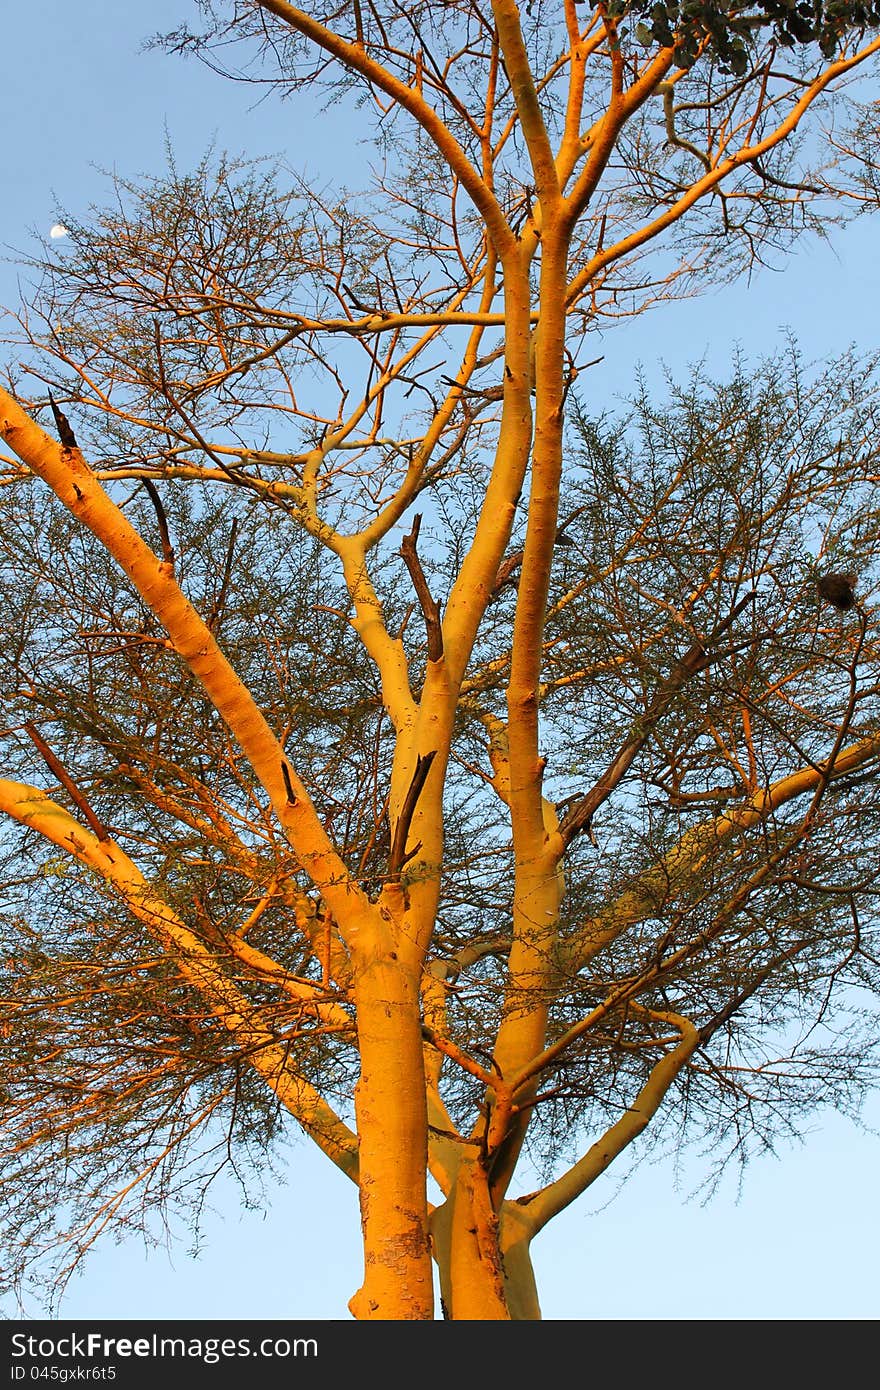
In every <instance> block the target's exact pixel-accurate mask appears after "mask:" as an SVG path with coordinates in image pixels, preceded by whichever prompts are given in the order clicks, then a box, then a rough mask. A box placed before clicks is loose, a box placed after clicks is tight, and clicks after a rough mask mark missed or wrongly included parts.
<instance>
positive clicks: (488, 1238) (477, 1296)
mask: <svg viewBox="0 0 880 1390" xmlns="http://www.w3.org/2000/svg"><path fill="white" fill-rule="evenodd" d="M510 1208H513V1210H512V1211H511V1218H512V1219H509V1218H508V1209H510ZM431 1235H432V1239H433V1243H434V1258H435V1259H436V1261H437V1265H438V1268H439V1271H440V1293H441V1298H442V1301H443V1314H444V1317H446V1318H449V1319H451V1320H453V1321H459V1322H461V1321H472V1322H507V1321H526V1320H537V1319H539V1318H540V1316H541V1310H540V1307H539V1305H538V1296H537V1290H536V1287H535V1277H534V1272H533V1270H532V1264H531V1259H530V1257H529V1247H528V1239H527V1237H525V1236H524V1233H523V1230H522V1229H521V1226H520V1223H519V1222H517V1220H516V1214H515V1207H513V1204H511V1203H505V1204H504V1206H503V1207H502V1210H501V1215H500V1218H499V1215H498V1213H496V1212H495V1211H494V1210H493V1207H492V1202H491V1198H490V1195H489V1183H488V1178H487V1174H486V1170H485V1167H484V1165H483V1163H482V1161H481V1158H480V1157H479V1156H478V1155H473V1156H469V1157H467V1158H463V1159H462V1160H461V1162H460V1164H459V1167H458V1170H457V1173H456V1179H455V1183H454V1186H453V1188H452V1191H451V1192H450V1194H449V1197H448V1198H447V1200H446V1201H445V1202H444V1203H443V1204H442V1206H439V1207H438V1208H437V1209H436V1210H435V1211H434V1212H433V1213H432V1217H431Z"/></svg>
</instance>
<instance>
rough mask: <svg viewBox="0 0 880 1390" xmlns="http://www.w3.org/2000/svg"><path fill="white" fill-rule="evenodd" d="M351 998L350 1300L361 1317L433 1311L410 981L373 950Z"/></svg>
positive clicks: (422, 1315) (419, 1315) (410, 1317)
mask: <svg viewBox="0 0 880 1390" xmlns="http://www.w3.org/2000/svg"><path fill="white" fill-rule="evenodd" d="M355 999H356V1005H357V1021H358V1037H359V1043H360V1056H361V1075H360V1080H359V1081H358V1084H357V1087H356V1089H355V1111H356V1115H357V1130H358V1140H359V1147H358V1155H359V1173H360V1206H361V1227H362V1230H363V1241H364V1282H363V1284H362V1285H361V1287H360V1289H359V1290H358V1292H357V1293H356V1294H355V1295H354V1297H353V1298H352V1299H351V1301H350V1303H349V1308H350V1310H351V1312H352V1314H353V1315H354V1316H355V1317H356V1318H361V1319H380V1320H391V1321H419V1320H431V1319H432V1318H433V1316H434V1281H433V1269H432V1264H431V1255H430V1242H429V1238H428V1205H427V1192H426V1177H425V1174H426V1171H427V1152H428V1129H427V1113H426V1103H425V1075H424V1062H423V1054H422V1036H421V1021H420V1017H419V997H418V987H417V984H416V982H415V979H414V978H413V976H412V974H411V973H410V972H408V971H406V970H404V968H403V967H402V966H401V965H400V964H399V962H397V961H393V960H391V961H389V960H381V959H380V960H374V961H373V962H371V963H369V964H367V965H366V966H365V967H364V968H363V969H362V970H361V971H359V972H358V976H357V982H356V986H355Z"/></svg>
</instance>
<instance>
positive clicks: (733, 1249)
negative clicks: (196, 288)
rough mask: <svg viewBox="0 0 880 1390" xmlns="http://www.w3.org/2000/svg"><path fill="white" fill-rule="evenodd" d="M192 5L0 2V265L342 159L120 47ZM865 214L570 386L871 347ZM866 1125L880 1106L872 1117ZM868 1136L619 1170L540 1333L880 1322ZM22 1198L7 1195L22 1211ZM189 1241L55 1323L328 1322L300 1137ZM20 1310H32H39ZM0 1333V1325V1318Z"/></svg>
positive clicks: (323, 126)
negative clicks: (76, 233) (791, 337)
mask: <svg viewBox="0 0 880 1390" xmlns="http://www.w3.org/2000/svg"><path fill="white" fill-rule="evenodd" d="M193 9H194V6H193V5H192V4H191V0H149V3H148V4H146V5H138V6H128V5H108V4H107V3H106V0H76V3H74V4H71V3H70V0H43V3H42V4H40V5H16V6H14V7H6V10H7V12H6V13H5V14H4V19H3V28H4V47H5V52H6V63H5V64H4V68H5V71H4V79H3V84H2V87H0V125H2V129H3V130H4V132H5V140H4V146H5V149H4V164H5V178H4V196H3V198H2V200H0V248H5V254H6V255H7V256H8V257H12V258H14V254H15V252H16V251H26V250H27V249H28V248H29V247H30V246H32V244H33V242H32V237H33V236H34V235H36V236H38V237H41V238H45V237H46V236H47V235H48V232H49V228H50V226H51V225H52V224H53V222H54V221H55V220H56V217H57V215H58V213H59V211H60V210H61V209H62V208H67V209H69V210H70V211H71V212H72V213H73V214H74V215H76V216H79V217H84V216H85V214H86V211H87V208H88V205H89V204H90V203H91V202H97V203H101V202H102V201H103V200H104V198H105V197H106V196H107V194H108V191H109V190H108V185H107V182H106V178H105V177H104V176H103V175H102V173H101V172H100V171H101V170H109V169H115V170H117V171H118V172H119V173H120V174H122V175H137V174H139V173H158V172H161V170H162V167H163V165H164V161H165V153H164V151H165V143H166V138H167V139H168V140H169V141H170V143H171V145H172V146H173V148H174V150H175V152H176V157H177V160H178V163H179V165H180V166H181V167H186V166H187V165H190V164H192V163H194V162H195V161H196V160H197V159H198V158H199V156H200V155H202V154H203V153H204V152H205V150H206V148H207V147H208V145H209V144H210V143H211V142H212V140H213V141H215V143H216V144H217V146H218V147H220V148H221V149H227V150H228V151H229V152H230V153H238V152H243V153H246V154H248V155H260V154H267V155H283V156H284V157H285V159H286V160H287V161H288V162H289V163H290V164H291V165H292V166H293V167H295V168H297V169H298V170H302V171H304V172H305V173H307V174H311V175H312V176H314V177H316V178H317V179H318V180H319V181H320V180H321V179H322V178H323V177H324V176H325V175H326V171H327V170H328V169H330V168H331V167H334V166H336V167H338V165H339V162H340V160H342V161H345V162H346V164H347V166H348V167H354V165H355V163H356V161H357V160H358V159H359V158H360V152H359V150H358V147H357V146H356V145H355V144H354V143H353V142H352V139H351V137H350V134H349V131H348V130H347V128H346V125H345V123H344V121H343V119H342V118H341V116H336V117H334V116H332V115H330V116H328V115H327V114H326V113H325V114H322V115H321V118H320V120H318V119H317V118H315V119H309V114H308V113H304V112H303V111H302V110H301V109H300V108H297V110H296V112H295V111H294V109H293V107H292V106H289V105H278V104H277V103H271V102H264V103H262V104H256V94H255V92H254V91H253V90H251V89H248V88H245V87H239V86H236V85H233V84H230V83H227V82H224V81H223V80H222V79H221V78H219V77H217V76H215V75H213V74H211V73H210V72H208V71H206V70H205V69H203V68H201V67H200V66H198V65H197V64H195V63H193V62H184V61H183V60H181V59H174V58H169V57H166V56H164V55H162V54H159V53H140V52H139V51H138V49H139V43H140V40H141V39H142V38H144V37H145V36H146V35H147V34H149V33H150V32H152V31H153V30H156V29H166V28H172V27H173V26H174V25H175V24H176V23H178V22H180V20H181V19H186V18H191V11H192V10H193ZM877 238H878V218H877V217H876V215H875V216H873V217H871V218H865V219H862V220H861V221H860V222H858V223H857V224H855V225H854V226H852V227H850V228H849V229H847V230H845V231H843V232H841V233H839V234H835V235H834V236H833V238H832V240H831V242H830V243H828V244H824V245H823V244H819V243H816V242H804V243H803V244H802V245H801V247H800V248H799V249H798V250H797V251H796V252H795V253H794V256H793V258H792V259H791V260H790V261H789V262H788V263H787V264H786V265H785V268H784V270H783V271H777V272H769V271H765V272H761V273H760V274H758V275H757V276H756V277H755V279H754V280H753V282H752V283H751V285H746V284H745V283H744V282H740V283H739V284H738V285H736V286H735V287H733V288H732V289H727V290H724V291H720V292H715V293H712V294H710V295H707V296H704V297H702V298H699V299H694V300H690V301H687V302H684V303H682V304H678V305H673V306H668V307H664V308H662V309H659V310H656V311H653V312H652V313H651V314H649V315H648V316H646V317H645V318H644V319H642V320H636V321H635V322H634V323H633V324H631V325H629V326H625V327H624V328H622V329H620V330H618V331H617V332H615V333H614V334H613V335H610V336H609V337H608V339H607V341H606V342H605V343H603V345H602V349H601V350H603V351H604V352H605V360H604V361H603V362H602V363H601V364H600V365H599V366H598V367H597V368H595V369H594V370H593V372H592V373H591V377H590V384H591V386H592V387H593V388H594V389H595V393H596V398H597V400H604V399H608V398H610V397H612V396H614V395H615V394H617V393H620V392H625V391H626V389H627V386H628V384H629V383H630V382H631V380H632V372H633V365H634V363H635V362H636V361H639V360H641V361H642V362H644V364H645V366H646V369H647V371H648V374H649V378H650V377H651V376H652V375H653V374H654V373H655V372H656V371H657V368H658V361H659V358H661V357H662V359H663V360H665V362H666V363H667V364H668V365H669V366H670V367H671V368H672V370H673V372H678V371H680V370H681V369H683V368H684V367H685V366H686V365H687V364H688V363H689V362H692V361H693V360H694V359H696V358H699V357H702V356H704V355H705V356H706V357H707V360H708V363H709V365H710V367H711V368H712V369H714V370H717V371H718V372H719V373H723V372H724V370H725V363H726V361H727V360H728V359H729V357H730V355H731V351H732V348H733V346H734V344H735V343H741V344H742V346H743V347H744V348H745V349H746V351H747V353H748V355H749V356H750V357H751V358H757V357H758V356H759V355H761V354H764V353H766V352H769V351H772V350H773V349H774V348H776V347H777V346H780V345H781V334H782V331H783V330H784V329H785V328H791V329H792V330H793V331H794V333H795V334H796V336H797V337H798V339H799V341H800V343H801V345H802V348H803V350H804V353H805V355H806V356H807V357H808V358H819V357H823V356H825V355H833V354H836V353H838V352H841V351H843V350H844V349H845V348H846V347H848V346H849V345H850V344H851V343H855V344H856V345H858V346H859V347H861V348H864V349H874V348H876V347H878V338H880V333H878V322H880V272H878V256H877V244H878V240H877ZM16 300H17V288H16V269H15V266H14V264H12V263H11V262H7V263H3V264H0V303H6V304H14V303H15V302H16ZM868 1118H869V1119H871V1120H872V1122H873V1124H874V1127H875V1129H880V1103H878V1104H875V1105H874V1106H873V1107H872V1110H871V1112H870V1114H869V1116H868ZM878 1159H880V1140H878V1138H877V1137H876V1136H874V1135H871V1134H862V1133H860V1132H859V1131H858V1130H857V1129H856V1128H855V1127H854V1126H853V1125H852V1124H851V1123H850V1122H849V1121H846V1120H844V1119H842V1118H841V1117H839V1116H838V1115H836V1114H834V1113H828V1114H827V1115H826V1116H823V1117H821V1118H820V1120H818V1121H817V1124H816V1128H815V1130H814V1132H813V1133H812V1134H811V1135H809V1136H808V1137H807V1141H806V1144H805V1145H804V1146H802V1147H796V1148H791V1147H789V1146H787V1145H785V1146H782V1147H781V1148H780V1150H779V1153H778V1155H777V1157H776V1158H773V1157H769V1158H767V1159H765V1160H763V1161H761V1162H759V1163H756V1164H755V1165H753V1166H752V1167H750V1168H749V1169H748V1171H747V1172H746V1174H745V1176H744V1180H743V1182H742V1185H741V1186H740V1187H739V1188H738V1187H737V1185H736V1183H735V1182H729V1183H726V1184H725V1185H724V1186H723V1187H722V1188H721V1190H720V1191H719V1192H718V1193H717V1194H716V1196H715V1197H714V1198H713V1199H712V1200H711V1202H709V1203H708V1204H707V1205H701V1204H700V1199H699V1198H694V1199H693V1200H690V1201H689V1200H688V1198H689V1196H690V1194H691V1193H692V1191H693V1189H694V1187H695V1186H696V1185H697V1183H698V1182H699V1180H700V1177H701V1175H702V1171H703V1170H702V1168H701V1167H700V1166H699V1165H690V1164H687V1165H685V1166H684V1168H683V1169H681V1170H677V1169H676V1168H675V1167H674V1166H673V1164H672V1162H671V1161H670V1162H663V1163H656V1164H653V1165H652V1166H650V1167H647V1166H646V1167H644V1168H643V1169H642V1170H640V1171H639V1172H638V1173H637V1174H636V1175H635V1176H634V1177H633V1178H632V1180H630V1181H629V1182H627V1184H626V1185H625V1187H624V1188H623V1190H621V1191H618V1187H619V1178H618V1174H617V1171H616V1170H613V1171H612V1172H611V1173H609V1174H608V1175H607V1176H606V1178H605V1179H604V1180H603V1182H602V1183H599V1184H597V1185H596V1186H595V1187H594V1188H592V1189H591V1191H590V1192H589V1193H588V1194H587V1195H586V1196H584V1197H582V1198H581V1199H580V1202H579V1203H578V1204H577V1205H576V1206H575V1207H574V1208H573V1209H571V1210H570V1211H569V1212H567V1213H565V1214H563V1215H562V1216H561V1217H559V1218H558V1219H557V1221H556V1222H554V1223H553V1224H552V1225H551V1226H550V1228H548V1230H547V1231H546V1232H545V1233H544V1234H542V1236H541V1237H540V1238H539V1239H538V1241H536V1243H535V1247H534V1257H535V1264H536V1268H537V1274H538V1283H539V1288H540V1289H541V1293H542V1305H543V1310H544V1315H545V1317H546V1318H548V1319H593V1318H598V1319H642V1318H657V1319H717V1318H732V1319H765V1318H770V1319H828V1318H832V1319H852V1318H870V1319H873V1318H876V1317H877V1316H878V1315H880V1281H878V1276H877V1262H876V1249H877V1242H878V1235H880V1184H878V1182H877V1171H878ZM24 1196H25V1194H23V1199H24ZM188 1251H189V1247H188V1242H187V1237H186V1235H185V1234H184V1235H183V1238H182V1240H181V1241H180V1242H178V1243H176V1244H174V1245H172V1246H171V1248H170V1250H169V1249H167V1248H163V1247H159V1248H157V1249H155V1250H153V1251H152V1252H151V1253H150V1254H149V1257H148V1256H147V1255H146V1254H145V1252H144V1249H143V1245H142V1243H141V1242H140V1241H128V1242H125V1241H123V1242H122V1243H120V1244H114V1242H113V1240H112V1238H107V1239H106V1240H105V1242H104V1243H103V1244H102V1245H99V1246H98V1247H96V1249H95V1250H94V1251H93V1253H92V1256H91V1259H90V1260H89V1262H88V1263H87V1264H86V1267H85V1269H84V1271H83V1272H82V1274H81V1275H80V1276H78V1277H76V1278H74V1280H73V1281H72V1282H71V1284H70V1286H69V1289H68V1293H67V1295H66V1298H65V1301H64V1303H63V1305H62V1309H61V1315H62V1316H64V1317H69V1318H85V1317H97V1316H100V1317H106V1318H145V1319H154V1318H189V1317H193V1318H203V1317H206V1318H212V1317H216V1318H222V1317H227V1318H229V1317H234V1318H245V1319H252V1318H262V1317H268V1318H285V1317H294V1318H318V1319H333V1318H344V1317H346V1316H347V1313H346V1302H347V1299H348V1298H349V1296H350V1295H351V1294H352V1293H353V1292H354V1290H355V1289H356V1288H357V1285H358V1283H359V1281H360V1275H361V1267H360V1245H359V1230H358V1214H357V1200H356V1194H355V1191H354V1189H353V1188H352V1187H351V1185H350V1184H349V1183H348V1182H347V1180H346V1179H344V1178H343V1177H341V1176H340V1175H339V1174H338V1173H337V1172H336V1171H335V1170H334V1169H332V1168H331V1166H330V1165H329V1163H327V1162H326V1160H324V1159H323V1158H322V1157H321V1156H320V1155H319V1154H318V1153H317V1152H316V1151H312V1148H311V1146H310V1145H309V1144H308V1142H307V1141H305V1140H297V1141H296V1142H294V1143H293V1144H292V1145H291V1150H290V1156H289V1179H288V1182H287V1184H286V1185H285V1186H284V1187H281V1188H280V1189H279V1190H278V1191H277V1193H276V1194H275V1196H274V1199H273V1201H272V1202H271V1205H270V1207H269V1208H268V1210H266V1211H258V1212H245V1211H243V1210H242V1202H241V1198H240V1195H239V1193H238V1191H237V1189H235V1188H234V1187H232V1186H231V1185H221V1186H220V1187H219V1188H218V1190H217V1192H216V1193H215V1194H214V1198H213V1209H212V1210H210V1211H209V1212H208V1213H207V1214H206V1217H205V1221H204V1224H203V1238H202V1247H201V1253H200V1254H199V1256H198V1257H197V1258H193V1257H192V1256H191V1255H190V1254H189V1253H188ZM39 1311H40V1310H39V1309H38V1308H37V1307H36V1306H34V1307H31V1308H30V1309H29V1313H30V1315H31V1316H38V1315H39ZM0 1315H5V1316H6V1317H16V1316H18V1313H17V1310H16V1309H15V1308H14V1307H13V1306H12V1305H11V1304H7V1305H6V1306H4V1307H0Z"/></svg>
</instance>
